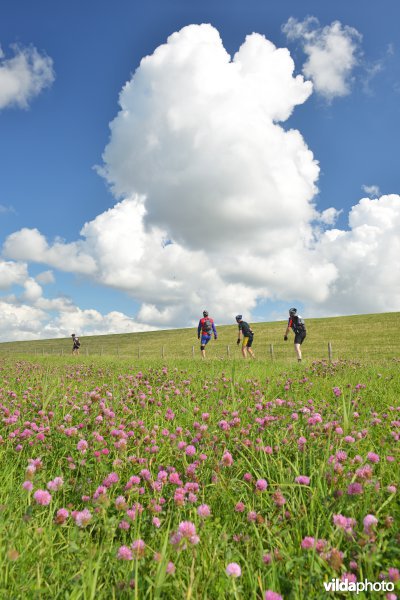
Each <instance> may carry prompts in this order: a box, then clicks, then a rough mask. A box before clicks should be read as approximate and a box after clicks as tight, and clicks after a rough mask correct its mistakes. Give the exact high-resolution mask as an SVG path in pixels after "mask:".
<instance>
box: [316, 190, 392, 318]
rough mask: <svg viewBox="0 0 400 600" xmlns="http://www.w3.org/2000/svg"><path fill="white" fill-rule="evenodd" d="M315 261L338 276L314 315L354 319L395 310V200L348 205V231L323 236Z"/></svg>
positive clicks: (390, 196)
mask: <svg viewBox="0 0 400 600" xmlns="http://www.w3.org/2000/svg"><path fill="white" fill-rule="evenodd" d="M318 253H319V254H320V255H321V258H323V259H325V260H328V261H330V262H332V263H333V264H335V265H336V267H337V273H338V276H337V278H336V280H335V282H334V283H333V285H332V286H331V288H330V293H329V296H328V298H327V299H326V300H325V302H324V303H323V304H322V305H321V306H320V307H317V306H316V305H315V304H314V305H313V307H312V310H313V312H314V313H316V312H319V313H320V314H321V311H322V314H351V313H353V314H357V313H374V312H386V311H387V312H391V311H398V310H399V306H400V279H399V273H400V196H399V195H397V194H391V195H387V196H381V197H380V198H376V199H370V198H363V199H362V200H360V202H359V203H358V204H356V205H355V206H353V208H352V209H351V211H350V215H349V229H348V230H346V231H343V230H337V229H332V230H329V231H326V232H325V233H324V234H323V235H322V237H321V240H320V243H319V246H318Z"/></svg>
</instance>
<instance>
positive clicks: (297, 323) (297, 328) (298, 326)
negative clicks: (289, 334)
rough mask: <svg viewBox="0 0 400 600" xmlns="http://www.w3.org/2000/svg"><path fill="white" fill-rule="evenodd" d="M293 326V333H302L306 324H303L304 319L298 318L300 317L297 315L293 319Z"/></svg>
mask: <svg viewBox="0 0 400 600" xmlns="http://www.w3.org/2000/svg"><path fill="white" fill-rule="evenodd" d="M293 324H294V332H295V333H302V332H303V331H305V330H306V324H305V323H304V319H303V318H302V317H300V315H297V316H296V317H294V318H293Z"/></svg>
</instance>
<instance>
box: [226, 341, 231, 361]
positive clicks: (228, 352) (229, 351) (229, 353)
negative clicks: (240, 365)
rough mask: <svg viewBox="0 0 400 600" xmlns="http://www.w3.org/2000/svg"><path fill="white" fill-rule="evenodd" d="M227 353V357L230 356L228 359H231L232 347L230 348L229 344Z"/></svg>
mask: <svg viewBox="0 0 400 600" xmlns="http://www.w3.org/2000/svg"><path fill="white" fill-rule="evenodd" d="M226 353H227V355H228V358H230V356H231V349H230V347H229V344H228V346H227V347H226Z"/></svg>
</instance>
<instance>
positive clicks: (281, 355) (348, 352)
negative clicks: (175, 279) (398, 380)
mask: <svg viewBox="0 0 400 600" xmlns="http://www.w3.org/2000/svg"><path fill="white" fill-rule="evenodd" d="M290 346H292V344H290ZM254 351H255V354H256V357H257V359H259V360H260V359H262V360H266V361H277V360H279V361H285V360H293V359H294V358H295V353H294V351H293V348H291V347H289V346H288V345H286V344H285V345H283V344H278V345H277V344H272V343H268V342H261V341H260V342H259V343H258V344H257V345H255V348H254ZM206 354H207V358H214V359H225V360H230V359H231V360H235V359H238V358H242V353H241V346H240V345H239V346H238V345H236V344H218V345H217V344H215V345H210V346H207V347H206ZM71 355H73V356H80V357H95V356H97V357H98V356H100V357H101V356H103V357H113V358H121V359H128V358H130V359H135V360H142V359H149V360H154V359H165V360H168V359H179V358H193V359H194V358H201V356H200V351H199V347H198V346H197V345H196V346H195V345H194V344H186V343H183V344H179V345H178V344H171V345H165V344H163V345H160V346H157V345H154V344H151V345H146V344H140V345H132V346H129V345H126V344H124V345H110V344H104V345H97V344H96V345H94V344H82V346H81V348H80V350H79V352H76V353H75V354H74V353H73V352H72V350H71V348H69V347H66V346H65V347H64V346H60V344H57V345H51V344H41V345H33V344H32V345H30V346H29V347H26V348H18V347H17V346H11V347H8V348H4V347H3V348H2V347H0V356H2V357H7V356H8V357H18V356H35V357H40V356H65V357H66V356H71ZM385 355H386V356H388V357H392V358H394V357H396V356H399V348H398V347H393V348H386V352H385ZM303 357H304V358H305V359H307V360H328V361H329V362H332V361H335V360H339V359H350V358H353V359H362V358H369V359H371V358H372V359H376V358H382V352H381V350H380V349H379V348H378V349H377V348H376V347H374V346H370V347H364V348H357V350H356V351H355V349H354V348H349V347H347V346H346V345H345V346H341V345H337V346H336V347H335V345H334V344H333V343H332V342H331V341H328V342H324V343H319V344H314V345H312V346H310V345H307V346H306V347H305V348H304V349H303Z"/></svg>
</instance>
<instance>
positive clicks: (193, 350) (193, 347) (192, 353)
mask: <svg viewBox="0 0 400 600" xmlns="http://www.w3.org/2000/svg"><path fill="white" fill-rule="evenodd" d="M192 356H193V358H194V346H192Z"/></svg>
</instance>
